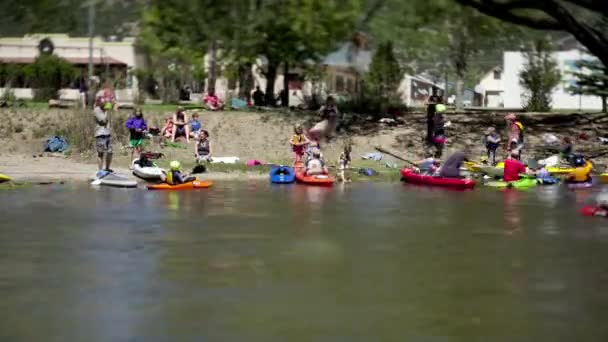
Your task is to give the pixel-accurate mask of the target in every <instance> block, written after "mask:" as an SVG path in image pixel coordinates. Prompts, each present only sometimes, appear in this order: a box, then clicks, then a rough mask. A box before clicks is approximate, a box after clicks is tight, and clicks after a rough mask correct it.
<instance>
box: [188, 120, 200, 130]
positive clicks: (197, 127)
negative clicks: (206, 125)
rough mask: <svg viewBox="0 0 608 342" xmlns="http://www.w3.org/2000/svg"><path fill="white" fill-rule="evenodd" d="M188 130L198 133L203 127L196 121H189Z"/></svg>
mask: <svg viewBox="0 0 608 342" xmlns="http://www.w3.org/2000/svg"><path fill="white" fill-rule="evenodd" d="M190 128H191V129H192V132H198V131H200V130H201V128H203V126H202V125H201V123H200V122H199V121H198V120H195V119H192V120H190Z"/></svg>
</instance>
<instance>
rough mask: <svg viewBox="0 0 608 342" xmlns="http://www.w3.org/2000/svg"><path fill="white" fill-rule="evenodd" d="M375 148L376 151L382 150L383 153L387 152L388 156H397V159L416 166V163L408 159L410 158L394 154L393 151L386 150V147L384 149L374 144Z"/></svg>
mask: <svg viewBox="0 0 608 342" xmlns="http://www.w3.org/2000/svg"><path fill="white" fill-rule="evenodd" d="M375 149H376V150H377V151H378V152H382V153H384V154H388V155H389V156H391V157H394V158H397V159H399V160H401V161H404V162H406V163H408V164H410V165H413V166H415V167H418V164H416V163H414V162H412V161H410V160H407V159H405V158H403V157H401V156H400V155H398V154H395V153H393V152H391V151H389V150H386V149H384V148H382V147H380V146H376V147H375Z"/></svg>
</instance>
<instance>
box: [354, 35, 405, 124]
mask: <svg viewBox="0 0 608 342" xmlns="http://www.w3.org/2000/svg"><path fill="white" fill-rule="evenodd" d="M402 78H403V72H402V68H401V66H400V65H399V61H397V58H396V56H395V53H394V51H393V44H392V43H391V42H386V43H381V44H379V45H378V48H377V50H376V53H375V54H374V57H373V59H372V62H371V65H370V68H369V72H368V73H367V74H366V75H365V78H364V81H363V92H362V94H361V96H362V97H364V98H366V100H368V104H369V105H370V107H371V108H369V109H368V110H370V111H371V112H372V113H376V114H378V115H383V114H385V113H386V112H387V110H388V109H389V107H395V106H398V105H399V104H400V103H401V96H400V94H399V85H400V83H401V80H402Z"/></svg>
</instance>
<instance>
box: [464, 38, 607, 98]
mask: <svg viewBox="0 0 608 342" xmlns="http://www.w3.org/2000/svg"><path fill="white" fill-rule="evenodd" d="M566 43H568V44H571V43H572V40H571V39H564V42H562V43H560V46H564V44H566ZM568 46H570V45H568ZM552 57H553V59H554V60H555V61H556V62H557V66H558V68H559V70H560V73H561V77H562V81H561V82H560V83H559V84H558V86H557V87H555V89H554V90H553V94H552V103H553V108H554V109H572V110H601V109H602V100H601V98H600V97H598V96H588V95H574V94H572V92H571V91H570V90H569V88H571V87H576V78H575V77H574V76H573V74H574V73H575V72H579V71H580V70H579V68H578V66H577V65H576V62H577V61H579V60H583V59H594V57H593V56H591V55H589V54H588V53H587V52H585V51H584V50H582V49H577V48H573V49H568V50H560V51H555V52H553V54H552ZM525 65H526V56H525V55H524V53H523V52H521V51H505V52H504V53H503V65H502V66H497V67H495V68H493V69H492V70H491V71H490V72H488V73H487V74H486V75H484V77H483V78H482V79H481V80H480V81H479V83H478V84H477V86H476V87H475V90H476V91H477V92H479V93H481V94H482V95H483V101H482V104H483V106H485V107H489V108H509V109H521V108H522V107H523V105H524V100H525V92H526V90H525V89H524V88H523V86H522V85H521V83H520V82H519V74H520V73H521V71H522V70H524V68H525Z"/></svg>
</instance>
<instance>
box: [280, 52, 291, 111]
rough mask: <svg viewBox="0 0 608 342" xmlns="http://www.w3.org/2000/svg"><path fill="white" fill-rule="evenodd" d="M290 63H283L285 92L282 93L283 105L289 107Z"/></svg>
mask: <svg viewBox="0 0 608 342" xmlns="http://www.w3.org/2000/svg"><path fill="white" fill-rule="evenodd" d="M287 75H289V63H288V62H285V63H283V92H281V94H282V95H283V96H281V106H283V107H289V78H288V77H287Z"/></svg>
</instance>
